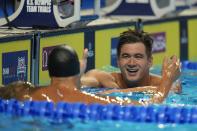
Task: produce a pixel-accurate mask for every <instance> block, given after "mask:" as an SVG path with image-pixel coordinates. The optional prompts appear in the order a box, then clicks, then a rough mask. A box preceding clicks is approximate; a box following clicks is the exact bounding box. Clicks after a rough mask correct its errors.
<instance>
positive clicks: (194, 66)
mask: <svg viewBox="0 0 197 131" xmlns="http://www.w3.org/2000/svg"><path fill="white" fill-rule="evenodd" d="M182 68H183V69H192V70H197V62H191V61H183V62H182Z"/></svg>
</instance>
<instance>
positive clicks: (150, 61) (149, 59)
mask: <svg viewBox="0 0 197 131" xmlns="http://www.w3.org/2000/svg"><path fill="white" fill-rule="evenodd" d="M148 63H149V68H150V67H152V65H153V56H152V55H151V56H150V58H148Z"/></svg>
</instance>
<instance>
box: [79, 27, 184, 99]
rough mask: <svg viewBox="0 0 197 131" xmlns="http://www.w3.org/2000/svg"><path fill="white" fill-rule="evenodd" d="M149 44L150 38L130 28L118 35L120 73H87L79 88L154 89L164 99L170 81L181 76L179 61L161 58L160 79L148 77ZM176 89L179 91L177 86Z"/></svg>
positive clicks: (150, 52)
mask: <svg viewBox="0 0 197 131" xmlns="http://www.w3.org/2000/svg"><path fill="white" fill-rule="evenodd" d="M152 44H153V39H152V38H151V37H150V36H149V34H147V33H145V32H142V31H133V30H130V29H129V30H127V31H125V32H123V33H121V35H120V38H119V43H118V46H117V58H118V59H117V63H118V67H119V68H120V72H114V73H108V72H104V71H99V70H90V71H89V72H87V73H86V74H85V75H84V76H83V77H82V79H81V82H82V85H85V86H92V87H112V88H120V89H126V91H149V90H154V91H155V92H160V94H161V95H162V96H163V98H164V97H166V96H167V94H168V92H169V90H170V89H171V87H172V86H173V82H174V81H176V79H177V78H178V77H179V76H180V61H179V59H178V58H177V57H176V56H173V57H171V58H164V60H163V69H162V77H160V76H158V75H154V74H150V72H149V69H150V67H151V66H152V61H153V57H152ZM177 87H178V89H179V91H180V85H178V86H177ZM122 91H124V90H122ZM162 100H163V99H162ZM162 100H161V101H162ZM161 101H160V102H161Z"/></svg>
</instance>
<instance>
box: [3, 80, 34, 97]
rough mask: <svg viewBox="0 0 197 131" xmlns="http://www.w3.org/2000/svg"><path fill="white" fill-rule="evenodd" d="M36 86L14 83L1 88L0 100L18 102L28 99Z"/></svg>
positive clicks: (21, 82) (26, 83) (22, 82)
mask: <svg viewBox="0 0 197 131" xmlns="http://www.w3.org/2000/svg"><path fill="white" fill-rule="evenodd" d="M34 87H35V86H34V85H33V84H31V83H29V82H24V81H14V82H12V83H10V84H8V85H6V86H4V87H1V88H0V98H2V99H12V98H15V99H17V100H23V99H26V97H27V96H28V94H29V92H30V91H31V90H33V89H34Z"/></svg>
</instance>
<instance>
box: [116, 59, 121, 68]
mask: <svg viewBox="0 0 197 131" xmlns="http://www.w3.org/2000/svg"><path fill="white" fill-rule="evenodd" d="M116 63H117V66H118V67H120V66H119V65H120V63H119V58H118V57H117V60H116Z"/></svg>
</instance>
